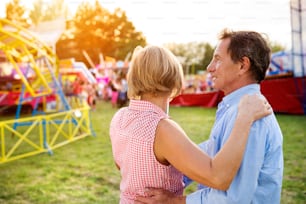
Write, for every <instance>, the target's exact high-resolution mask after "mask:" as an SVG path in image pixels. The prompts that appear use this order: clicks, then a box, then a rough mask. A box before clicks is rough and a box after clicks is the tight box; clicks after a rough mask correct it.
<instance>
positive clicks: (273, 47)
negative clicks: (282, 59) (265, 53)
mask: <svg viewBox="0 0 306 204" xmlns="http://www.w3.org/2000/svg"><path fill="white" fill-rule="evenodd" d="M269 45H270V47H271V51H272V53H274V52H278V51H282V50H285V49H286V48H285V46H283V45H281V44H280V43H278V42H275V41H270V42H269Z"/></svg>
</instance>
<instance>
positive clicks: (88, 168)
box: [0, 102, 306, 204]
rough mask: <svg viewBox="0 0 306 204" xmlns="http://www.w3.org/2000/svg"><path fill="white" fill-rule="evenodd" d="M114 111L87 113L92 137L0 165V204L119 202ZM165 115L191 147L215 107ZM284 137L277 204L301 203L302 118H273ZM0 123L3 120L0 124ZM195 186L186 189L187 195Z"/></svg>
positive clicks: (305, 153)
mask: <svg viewBox="0 0 306 204" xmlns="http://www.w3.org/2000/svg"><path fill="white" fill-rule="evenodd" d="M115 111H116V109H113V108H112V107H111V104H110V103H106V102H99V103H98V106H97V110H96V111H94V112H91V118H92V123H93V128H94V131H95V133H96V136H95V137H93V136H90V137H86V138H84V139H81V140H78V141H75V142H73V143H70V144H68V145H65V146H63V147H60V148H58V149H56V150H54V154H53V155H49V154H47V153H44V154H39V155H35V156H31V157H27V158H24V159H20V160H16V161H12V162H8V163H5V164H0V181H1V182H0V203H5V204H32V203H33V204H49V203H50V204H59V203H60V204H74V203H76V204H88V203H90V204H95V203H99V204H101V203H107V204H113V203H114V204H115V203H118V196H119V191H118V188H119V181H120V176H119V172H118V171H117V169H116V168H115V166H114V163H113V160H112V152H111V145H110V140H109V135H108V130H109V123H110V119H111V117H112V116H113V114H114V113H115ZM170 115H171V116H172V118H173V119H175V120H176V121H177V122H179V123H180V124H181V126H182V127H183V128H184V130H185V131H186V132H187V134H188V135H189V136H190V137H191V138H192V140H193V141H195V142H196V143H199V142H201V141H202V140H204V139H207V137H208V135H209V131H210V129H211V127H212V124H213V121H214V115H215V108H211V109H208V108H200V107H181V108H179V107H171V108H170ZM277 119H278V121H279V123H280V126H281V129H282V131H283V135H284V157H285V170H284V181H283V191H282V203H283V204H287V203H301V204H302V203H305V201H306V174H305V169H306V158H305V157H306V150H305V143H304V141H305V132H306V116H296V115H285V114H277ZM0 120H3V118H2V119H0ZM194 189H195V185H193V186H191V187H190V188H188V189H187V191H186V192H187V193H188V192H191V191H193V190H194Z"/></svg>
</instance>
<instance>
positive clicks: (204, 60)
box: [165, 42, 214, 74]
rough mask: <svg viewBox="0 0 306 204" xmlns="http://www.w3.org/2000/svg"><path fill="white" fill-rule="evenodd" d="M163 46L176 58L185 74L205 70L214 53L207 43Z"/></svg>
mask: <svg viewBox="0 0 306 204" xmlns="http://www.w3.org/2000/svg"><path fill="white" fill-rule="evenodd" d="M165 46H166V47H167V48H168V49H170V50H171V51H172V52H173V53H174V54H175V55H176V56H178V58H179V60H180V61H181V63H182V65H183V68H184V72H185V74H196V73H197V72H198V71H203V70H206V67H207V65H208V64H209V62H210V60H211V58H212V55H213V52H214V50H213V48H212V46H211V45H210V44H209V43H203V42H199V43H198V42H190V43H178V44H177V43H169V44H165Z"/></svg>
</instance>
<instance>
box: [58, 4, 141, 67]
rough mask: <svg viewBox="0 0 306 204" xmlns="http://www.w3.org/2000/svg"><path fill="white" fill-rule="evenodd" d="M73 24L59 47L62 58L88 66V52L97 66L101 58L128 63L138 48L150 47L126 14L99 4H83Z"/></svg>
mask: <svg viewBox="0 0 306 204" xmlns="http://www.w3.org/2000/svg"><path fill="white" fill-rule="evenodd" d="M70 23H71V25H70V28H69V29H68V30H67V32H66V33H64V34H63V36H62V37H61V39H60V40H59V41H58V43H57V51H58V55H59V57H60V58H68V57H74V58H75V59H76V60H82V61H84V62H87V61H86V59H85V57H84V55H83V51H86V52H87V53H88V55H89V56H90V58H91V59H92V61H93V62H94V63H95V64H98V63H99V54H103V55H104V56H110V57H113V58H115V59H117V60H124V59H125V57H126V56H127V54H128V53H129V52H132V51H133V49H134V48H135V47H136V46H137V45H141V46H144V45H145V44H146V40H145V37H144V36H143V35H142V33H141V32H137V31H136V29H135V27H134V25H133V23H132V22H130V21H129V20H128V18H127V16H126V13H125V12H124V11H122V10H121V9H116V10H115V11H114V13H111V12H109V11H108V10H107V9H105V8H103V7H102V6H101V5H100V4H99V2H98V1H96V2H95V4H94V5H92V4H90V3H89V2H86V1H85V2H83V3H81V4H80V5H79V7H78V9H77V12H76V14H75V16H74V18H73V20H72V21H71V22H70Z"/></svg>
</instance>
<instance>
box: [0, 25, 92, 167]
mask: <svg viewBox="0 0 306 204" xmlns="http://www.w3.org/2000/svg"><path fill="white" fill-rule="evenodd" d="M70 101H74V103H73V104H71V103H69V102H68V100H67V99H66V97H65V95H64V93H63V90H62V86H61V80H60V78H59V61H58V59H57V56H56V55H55V53H54V52H53V51H52V49H51V48H50V47H49V46H47V45H46V44H44V43H43V42H41V41H40V40H39V39H38V38H37V37H35V36H34V35H33V34H32V33H30V32H29V31H28V30H26V29H24V28H22V27H20V26H18V25H16V24H13V23H12V22H10V21H8V20H6V19H0V111H1V112H2V111H5V109H6V108H8V107H12V106H15V107H16V114H15V119H8V120H5V119H0V164H1V163H5V162H9V161H12V160H16V159H20V158H24V157H27V156H31V155H35V154H39V153H42V152H48V153H52V150H53V149H55V148H57V147H60V146H63V145H65V144H68V143H70V142H72V141H75V140H78V139H81V138H84V137H86V136H90V135H94V132H93V130H92V127H91V122H90V119H89V110H90V107H89V106H88V105H87V103H86V102H84V101H78V100H70ZM50 104H52V107H51V106H50ZM26 107H28V108H29V107H30V110H31V111H32V114H31V115H30V116H28V117H21V116H22V115H21V111H22V109H24V108H26Z"/></svg>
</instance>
